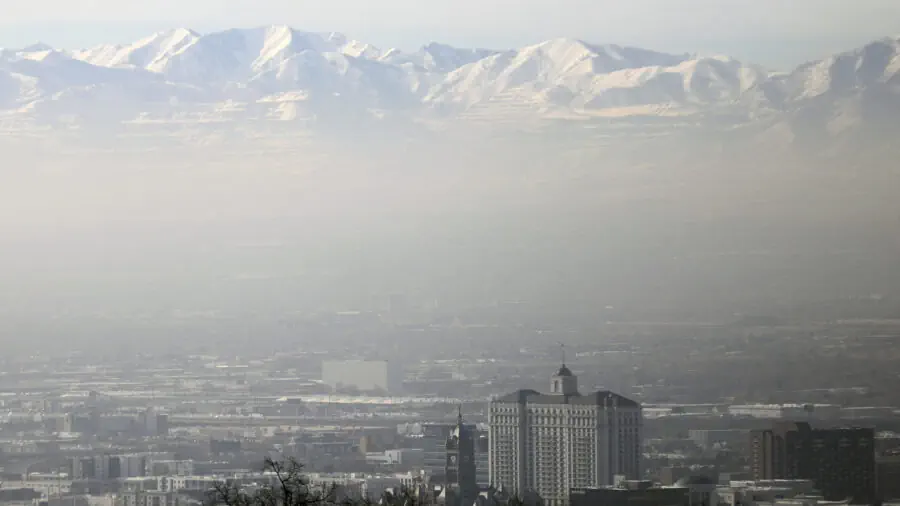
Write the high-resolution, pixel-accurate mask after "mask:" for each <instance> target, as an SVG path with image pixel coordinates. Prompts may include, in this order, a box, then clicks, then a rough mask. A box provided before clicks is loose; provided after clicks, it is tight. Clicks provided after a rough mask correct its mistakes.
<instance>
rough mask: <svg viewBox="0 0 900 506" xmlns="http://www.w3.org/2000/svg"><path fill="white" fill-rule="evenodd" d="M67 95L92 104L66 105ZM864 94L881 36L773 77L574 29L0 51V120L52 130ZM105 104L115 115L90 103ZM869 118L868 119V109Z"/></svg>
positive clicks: (649, 114)
mask: <svg viewBox="0 0 900 506" xmlns="http://www.w3.org/2000/svg"><path fill="white" fill-rule="evenodd" d="M74 96H78V97H82V98H83V99H84V100H86V101H87V102H90V103H92V104H94V106H93V107H80V106H79V104H77V103H76V102H77V101H74V100H73V99H72V97H74ZM873 96H877V97H878V100H881V101H886V102H887V105H886V107H887V109H890V110H893V108H894V105H895V103H896V102H897V101H898V99H897V97H898V96H900V40H898V39H896V38H891V37H884V38H881V39H877V40H875V41H873V42H871V43H869V44H867V45H865V46H862V47H860V48H855V49H851V50H849V51H846V52H844V53H839V54H836V55H833V56H831V57H829V58H825V59H822V60H818V61H813V62H808V63H805V64H802V65H799V66H797V67H796V68H795V69H793V70H791V71H789V72H771V71H769V70H767V69H765V68H763V67H762V66H759V65H754V64H751V63H745V62H742V61H740V60H737V59H734V58H731V57H728V56H724V55H699V54H689V53H681V54H674V53H665V52H659V51H654V50H649V49H642V48H636V47H629V46H619V45H615V44H605V45H601V44H594V43H590V42H587V41H584V40H580V39H574V38H557V39H550V40H547V41H543V42H539V43H536V44H531V45H528V46H524V47H521V48H515V49H506V50H496V49H478V48H474V49H469V48H456V47H453V46H449V45H446V44H441V43H439V42H431V43H429V44H426V45H423V46H422V47H420V48H419V49H418V50H416V51H412V52H406V51H402V50H399V49H394V48H389V49H386V50H382V49H380V48H378V47H376V46H374V45H371V44H368V43H365V42H362V41H358V40H354V39H352V38H350V37H348V36H346V35H344V34H342V33H339V32H328V33H315V32H305V31H301V30H297V29H294V28H292V27H289V26H286V25H271V26H264V27H256V28H247V29H240V28H233V29H229V30H223V31H218V32H212V33H208V34H201V33H198V32H196V31H193V30H190V29H188V28H176V29H173V30H168V31H163V32H158V33H155V34H152V35H150V36H148V37H145V38H143V39H140V40H138V41H135V42H133V43H131V44H121V45H98V46H95V47H92V48H87V49H81V50H74V51H65V50H59V49H54V48H52V47H50V46H47V45H45V44H40V43H39V44H35V45H32V46H28V47H25V48H22V49H5V50H0V126H2V125H3V123H4V120H6V122H7V123H8V122H10V121H11V120H15V123H16V124H21V122H22V121H26V122H27V121H32V122H35V123H37V124H46V123H50V124H54V123H56V122H58V120H59V118H62V117H65V118H67V119H68V120H70V121H76V122H81V123H86V124H90V123H91V122H95V121H100V122H106V121H109V119H110V117H111V116H112V117H114V118H115V121H118V122H122V121H125V122H132V123H133V122H135V121H137V122H140V121H146V120H153V121H162V122H166V121H171V120H172V119H173V118H178V120H179V121H188V122H191V121H195V122H203V121H209V120H210V119H216V120H217V121H226V122H228V121H241V120H267V121H268V120H277V121H286V120H290V121H296V120H303V121H304V124H309V123H310V122H311V121H312V122H315V121H318V120H321V119H323V118H327V117H330V116H335V117H340V118H344V119H350V118H353V119H355V120H359V119H366V120H381V119H384V118H388V117H391V118H405V119H409V120H417V119H421V118H428V119H430V120H440V121H449V120H454V119H460V118H464V119H468V120H477V121H483V122H491V121H494V120H502V119H504V118H525V119H528V120H534V121H541V120H543V119H547V118H553V119H554V120H559V119H560V118H569V119H578V120H582V121H598V120H603V119H607V120H608V119H609V118H617V119H631V120H641V119H642V118H649V119H661V118H679V121H680V122H682V123H683V122H684V120H685V119H686V118H703V119H702V121H707V120H708V119H709V118H714V122H718V123H720V124H721V126H729V127H731V126H736V125H740V124H746V123H752V122H755V121H758V120H759V119H760V118H766V119H767V121H769V122H775V123H778V122H787V123H788V124H789V125H791V126H790V128H792V129H794V128H797V127H798V125H800V124H802V123H804V121H807V120H808V119H809V118H811V117H817V118H818V120H817V122H818V124H817V125H815V127H816V128H818V129H820V130H822V129H824V130H823V131H825V132H830V131H833V130H834V128H832V127H833V123H834V121H835V118H836V117H837V116H840V117H841V121H845V122H846V121H849V120H848V118H850V117H851V116H856V117H858V118H857V120H856V121H855V122H856V123H859V124H860V125H862V126H865V123H866V122H867V119H868V118H869V117H870V116H872V114H873V113H874V112H875V111H873V110H872V109H873V107H872V104H871V103H869V102H871V101H872V100H873V98H872V97H873ZM106 102H109V103H115V104H117V105H116V106H117V107H119V108H120V110H119V111H116V113H115V114H113V115H110V114H106V113H104V112H103V111H100V109H102V108H103V105H104V103H106ZM73 108H74V109H77V110H73ZM875 109H877V107H876V108H875ZM38 110H40V111H41V112H40V114H36V112H35V111H38ZM226 110H227V112H225V111H226ZM286 110H290V113H285V111H286ZM848 111H849V112H848ZM798 115H799V116H802V117H803V118H806V120H803V119H801V120H797V118H798ZM876 116H877V114H876ZM691 121H693V120H691ZM879 121H880V122H881V124H879V126H884V125H883V123H884V118H880V120H879ZM807 122H808V121H807ZM888 123H891V122H890V121H888ZM807 126H809V125H805V126H803V128H806V127H807ZM829 129H830V130H829ZM838 130H841V129H838Z"/></svg>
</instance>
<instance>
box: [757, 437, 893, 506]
mask: <svg viewBox="0 0 900 506" xmlns="http://www.w3.org/2000/svg"><path fill="white" fill-rule="evenodd" d="M750 452H751V453H750V472H751V474H752V476H753V479H756V480H773V479H803V480H812V481H813V482H814V483H815V484H816V488H818V489H819V490H820V491H821V493H822V494H823V495H824V496H825V499H826V500H830V501H840V500H844V499H850V500H851V501H852V502H854V503H870V502H872V501H873V500H874V499H875V495H876V494H875V487H876V477H875V433H874V431H873V430H872V429H865V428H855V427H854V428H837V429H814V428H812V427H811V426H810V425H809V424H808V423H805V422H800V423H777V424H775V426H774V427H773V428H771V429H767V430H757V431H753V432H752V433H751V435H750Z"/></svg>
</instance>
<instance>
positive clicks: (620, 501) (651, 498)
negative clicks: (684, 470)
mask: <svg viewBox="0 0 900 506" xmlns="http://www.w3.org/2000/svg"><path fill="white" fill-rule="evenodd" d="M632 483H633V484H636V485H637V486H634V485H632ZM632 483H629V485H628V486H625V487H615V488H614V487H608V488H607V487H604V488H581V489H573V490H572V491H570V492H569V506H597V505H602V506H687V505H688V503H689V502H690V501H689V496H688V489H687V488H678V487H653V486H651V484H650V483H649V482H632Z"/></svg>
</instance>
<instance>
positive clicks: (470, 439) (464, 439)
mask: <svg viewBox="0 0 900 506" xmlns="http://www.w3.org/2000/svg"><path fill="white" fill-rule="evenodd" d="M475 440H476V435H475V433H474V431H473V430H472V429H471V428H469V427H468V426H467V425H466V424H465V423H463V418H462V411H460V413H459V418H458V420H457V423H456V426H455V427H454V428H453V431H452V432H451V433H450V435H449V437H448V438H447V443H446V445H445V448H446V455H447V460H446V462H445V467H444V490H446V491H447V493H448V494H447V496H448V497H449V496H450V495H451V494H452V495H453V497H454V498H455V503H456V504H460V505H466V504H472V502H473V501H474V500H475V498H476V497H477V496H478V493H479V489H478V483H477V481H476V478H475V442H476V441H475Z"/></svg>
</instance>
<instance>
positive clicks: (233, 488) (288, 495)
mask: <svg viewBox="0 0 900 506" xmlns="http://www.w3.org/2000/svg"><path fill="white" fill-rule="evenodd" d="M263 470H264V471H266V472H268V473H269V474H270V476H271V477H272V479H271V480H270V482H269V483H266V484H263V485H262V486H261V487H260V488H257V489H255V490H253V491H247V490H245V489H244V488H243V487H242V486H241V483H239V482H237V481H223V482H220V483H217V484H216V485H215V486H214V487H213V489H212V490H210V491H209V493H208V494H207V498H206V501H205V506H374V503H373V502H372V501H371V500H369V499H368V498H363V499H349V498H341V497H339V495H338V488H337V486H336V485H334V484H331V485H322V484H311V483H310V482H309V478H307V477H306V476H305V475H304V474H303V465H302V464H301V463H299V462H298V461H297V460H296V459H294V458H289V459H288V460H286V461H276V460H273V459H271V458H269V457H266V460H265V463H264V465H263ZM532 499H533V500H531V501H527V500H526V501H523V500H520V499H518V498H516V497H509V498H506V499H504V500H502V502H492V503H490V504H493V505H494V506H526V505H530V506H542V504H543V501H541V500H540V499H539V498H537V497H535V498H532ZM379 504H381V505H383V506H427V505H432V504H435V501H434V498H433V497H429V496H427V495H422V494H420V493H418V491H416V490H410V489H405V488H404V489H400V490H398V491H394V492H385V493H384V494H382V496H381V501H380V502H379Z"/></svg>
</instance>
